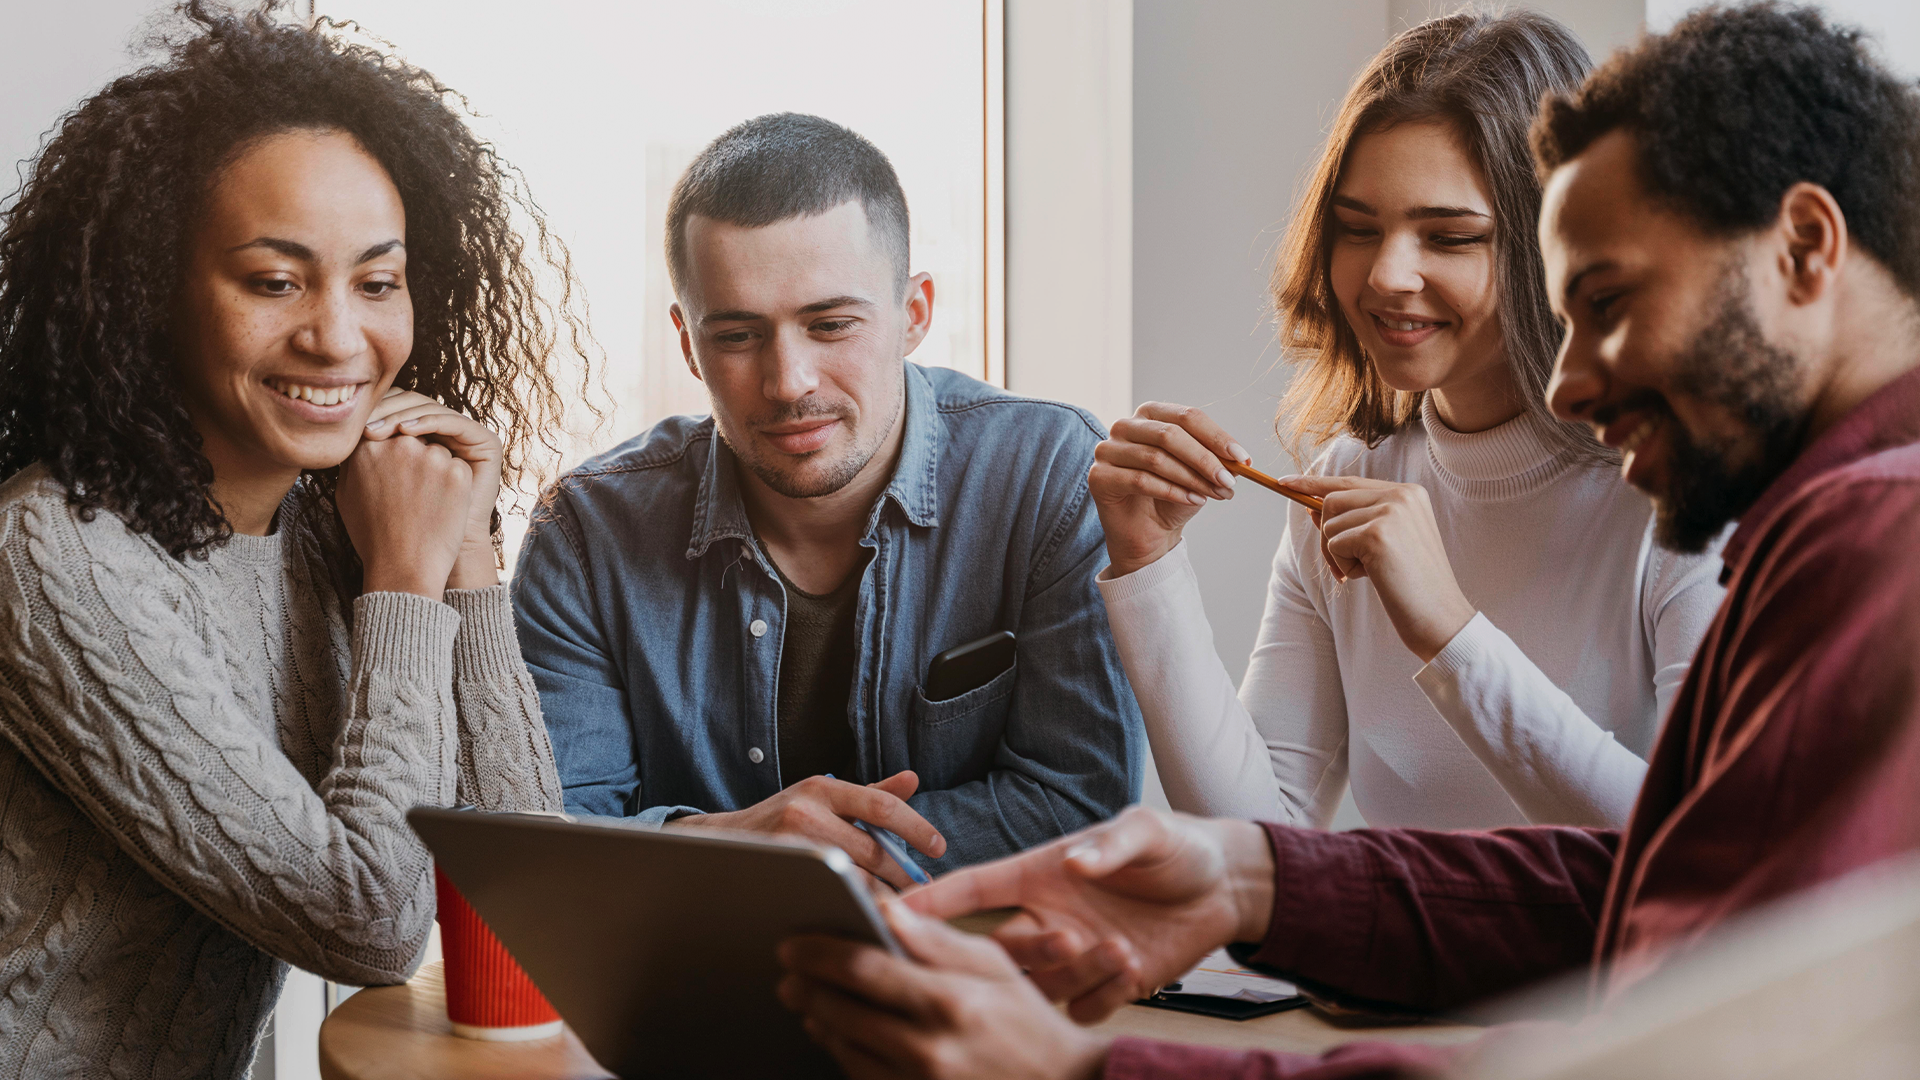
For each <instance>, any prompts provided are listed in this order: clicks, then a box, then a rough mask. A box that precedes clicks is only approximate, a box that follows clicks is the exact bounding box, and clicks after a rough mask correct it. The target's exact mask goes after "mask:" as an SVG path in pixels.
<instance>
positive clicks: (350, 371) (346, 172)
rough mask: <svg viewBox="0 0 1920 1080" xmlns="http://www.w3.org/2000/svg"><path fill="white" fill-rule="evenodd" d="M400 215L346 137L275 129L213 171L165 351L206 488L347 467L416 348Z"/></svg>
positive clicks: (381, 173) (385, 181) (382, 175)
mask: <svg viewBox="0 0 1920 1080" xmlns="http://www.w3.org/2000/svg"><path fill="white" fill-rule="evenodd" d="M405 240H406V213H405V210H404V208H403V206H402V204H401V201H400V193H399V191H397V190H396V189H395V188H394V186H393V181H392V180H391V179H389V178H388V176H387V173H386V170H385V169H383V168H382V167H381V166H380V163H379V162H377V161H375V160H374V159H373V158H372V157H371V156H369V155H368V154H367V152H366V151H365V150H364V149H362V148H361V147H360V144H359V143H358V142H356V141H355V140H354V139H353V138H352V137H351V136H349V135H346V134H343V133H341V132H337V131H286V132H280V133H277V134H274V135H270V136H267V137H265V138H262V139H259V140H257V141H256V142H254V143H252V144H251V145H249V146H248V147H247V148H246V149H245V150H243V151H242V152H241V153H240V154H239V156H238V157H236V158H235V159H234V160H233V162H232V163H231V164H229V165H228V166H227V167H226V168H224V169H223V170H222V171H221V172H220V174H219V176H218V177H217V178H216V180H215V182H214V185H213V187H212V189H211V190H210V191H209V193H208V196H207V202H206V212H205V214H204V216H203V217H202V219H201V221H200V222H199V225H198V228H197V229H196V231H195V234H194V236H193V238H192V240H191V247H190V251H189V254H188V260H187V269H186V276H185V280H184V282H183V287H182V290H181V296H180V304H179V308H178V311H177V317H176V320H175V334H174V341H175V345H176V349H177V356H178V360H179V364H180V372H181V375H182V378H183V389H184V391H185V395H184V396H185V398H186V402H187V411H188V413H189V414H190V415H191V416H192V417H193V422H194V426H195V427H196V428H197V429H198V430H199V431H200V434H201V438H202V439H203V440H204V448H205V452H206V454H207V458H208V460H209V461H210V462H212V464H213V467H214V473H215V476H216V477H219V476H221V475H223V474H231V473H253V474H258V473H263V472H278V473H288V472H291V473H298V472H299V471H300V470H303V469H325V468H331V467H332V466H335V465H338V464H340V463H341V462H342V461H345V460H346V459H347V456H348V455H349V454H351V453H352V452H353V450H354V447H355V446H357V445H358V444H359V441H360V434H361V430H362V429H363V428H364V427H365V425H366V422H367V414H368V413H369V412H370V411H371V410H372V408H373V406H374V403H375V402H377V401H378V400H379V399H380V395H381V393H382V392H384V391H385V390H386V389H387V387H388V386H390V385H391V384H392V383H393V379H394V376H395V375H396V374H397V373H398V372H399V370H400V367H401V365H403V364H405V363H406V360H407V356H408V354H409V353H410V352H411V351H412V349H413V301H412V299H411V297H410V295H409V293H408V291H407V249H406V244H405Z"/></svg>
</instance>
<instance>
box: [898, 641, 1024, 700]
mask: <svg viewBox="0 0 1920 1080" xmlns="http://www.w3.org/2000/svg"><path fill="white" fill-rule="evenodd" d="M1013 658H1014V637H1013V634H1012V632H1010V631H1007V630H1001V631H999V632H998V633H994V634H988V635H987V636H986V637H983V638H980V639H979V640H977V641H969V642H967V643H966V644H964V645H955V646H954V647H953V648H951V649H948V650H947V651H946V652H943V653H941V654H940V655H939V656H936V657H934V658H933V663H931V664H928V665H927V678H926V681H925V682H924V683H922V684H921V687H920V692H921V693H923V694H925V695H926V697H927V700H928V701H947V700H949V699H951V698H957V697H959V696H960V695H961V694H964V693H966V692H967V691H969V690H978V689H980V688H981V687H983V686H985V685H987V684H988V683H990V682H992V681H993V680H994V679H995V678H997V677H998V676H999V675H1000V673H1001V672H1003V671H1006V670H1007V669H1008V668H1010V667H1012V666H1013Z"/></svg>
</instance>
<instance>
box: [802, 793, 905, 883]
mask: <svg viewBox="0 0 1920 1080" xmlns="http://www.w3.org/2000/svg"><path fill="white" fill-rule="evenodd" d="M773 831H775V832H784V833H789V834H793V835H798V836H804V837H806V838H807V839H809V840H811V841H813V842H814V843H817V844H830V845H832V846H834V847H837V848H839V849H840V850H841V851H844V852H846V853H847V858H849V859H852V860H853V864H854V865H855V866H858V867H859V868H860V869H862V870H865V871H866V872H867V873H869V874H872V875H873V876H874V877H877V878H879V879H880V880H882V881H884V882H886V883H887V884H889V885H891V886H893V887H894V888H895V889H904V888H907V887H908V886H910V885H912V884H913V878H911V877H909V876H908V875H907V872H906V870H905V869H903V868H902V867H901V865H900V864H899V863H897V862H895V861H894V860H893V856H891V855H889V854H887V850H886V849H885V848H883V847H881V846H880V841H878V840H875V839H874V838H873V837H872V835H870V834H869V833H867V832H866V830H864V829H861V828H860V827H858V826H856V825H854V824H853V823H852V822H850V821H848V820H847V819H846V818H845V817H843V816H841V815H840V814H838V813H835V812H834V811H833V810H832V809H830V808H828V807H825V806H822V805H821V804H819V803H806V802H796V803H795V804H792V805H790V806H788V807H787V810H786V813H785V814H784V815H783V816H782V820H781V823H780V825H779V826H778V827H776V828H775V829H774V830H773Z"/></svg>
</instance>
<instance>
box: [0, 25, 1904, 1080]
mask: <svg viewBox="0 0 1920 1080" xmlns="http://www.w3.org/2000/svg"><path fill="white" fill-rule="evenodd" d="M305 2H306V0H296V3H297V4H299V5H300V7H299V8H297V9H295V10H294V11H293V12H292V13H293V14H295V15H298V14H300V13H301V12H303V11H304V10H305V7H304V5H305ZM314 3H315V4H316V5H317V8H318V11H317V14H319V15H322V16H327V17H332V18H338V19H353V20H357V21H359V22H362V23H364V24H365V26H366V28H367V30H368V31H369V32H371V33H373V34H376V35H378V36H379V37H381V38H383V39H385V40H387V41H390V42H392V43H393V45H394V47H395V48H396V49H398V50H399V51H400V52H401V53H403V54H404V55H406V56H407V57H408V58H409V59H410V60H412V61H413V62H414V63H416V64H419V65H421V66H423V67H425V68H427V69H428V70H430V71H432V72H434V73H435V74H436V75H438V76H439V77H440V78H441V79H442V80H443V81H444V82H446V83H447V84H448V85H450V86H453V87H455V88H456V89H458V90H459V91H461V92H462V93H463V94H465V95H466V97H467V99H468V100H469V101H470V102H471V105H472V108H473V111H474V112H475V113H476V114H478V118H477V119H476V120H475V121H474V123H475V126H476V128H477V130H478V131H479V132H480V133H481V134H482V135H483V136H484V137H486V138H488V139H490V140H492V141H493V142H494V143H495V144H496V145H497V146H498V148H499V150H500V152H501V154H502V155H503V156H504V157H505V158H507V159H508V160H509V161H511V162H513V163H514V164H516V165H517V166H519V168H520V169H521V170H522V171H523V172H524V174H525V176H526V179H527V183H528V185H529V187H530V189H531V191H532V192H533V194H534V196H535V197H536V198H537V199H538V200H539V202H540V204H541V205H542V206H543V207H544V209H545V211H546V213H547V215H548V218H549V220H550V222H551V224H552V226H553V227H554V229H555V231H556V232H557V234H558V235H559V236H560V237H561V238H562V239H564V240H565V241H566V243H567V244H568V246H569V247H570V248H571V250H572V252H573V257H574V263H575V269H576V272H577V274H578V276H579V279H580V280H581V282H582V283H583V284H584V286H585V288H586V292H587V297H588V299H589V301H590V303H591V313H592V322H593V327H594V331H595V333H596V335H597V338H598V340H599V343H600V344H601V346H602V347H603V348H604V351H605V358H606V365H605V369H604V370H605V388H606V397H607V401H608V402H609V403H610V404H611V406H612V412H611V414H610V416H609V418H608V420H607V422H606V423H605V424H604V425H603V426H602V427H601V428H600V429H599V430H598V431H597V432H595V433H593V435H592V436H591V438H589V439H586V440H584V441H572V442H568V443H567V453H566V455H565V456H566V460H565V461H564V462H553V463H550V464H552V465H554V466H558V465H560V464H571V463H572V462H574V461H577V460H579V459H580V458H581V457H584V456H585V455H586V454H587V453H589V452H592V451H594V450H597V449H603V448H605V447H607V446H611V445H613V444H614V443H617V442H619V441H622V440H624V439H626V438H629V437H631V436H632V435H634V434H636V433H638V432H639V431H641V430H643V429H644V428H645V427H646V426H647V425H648V424H650V423H652V422H653V421H655V420H657V419H659V418H660V417H662V416H666V415H669V414H671V413H676V412H705V411H706V401H705V396H704V394H703V393H702V392H701V389H700V387H699V384H698V383H697V382H696V381H695V380H694V379H693V378H692V377H691V376H690V375H689V374H688V373H687V371H686V368H685V366H684V364H683V362H682V360H681V358H680V355H679V349H678V346H677V344H676V342H675V341H674V339H673V336H672V334H671V332H670V325H671V324H670V323H669V321H668V319H667V314H666V310H667V305H668V303H669V301H670V299H671V297H670V296H669V290H668V285H667V278H666V274H665V266H664V261H663V256H662V250H661V249H662V235H661V222H662V218H663V217H664V209H665V202H666V195H667V192H668V190H669V189H670V187H671V185H672V184H673V182H674V180H675V179H677V177H678V174H679V171H680V169H681V168H682V167H683V166H684V164H685V163H686V162H687V161H688V160H689V159H690V158H691V156H692V155H693V154H694V153H696V152H697V151H698V149H699V148H700V147H701V146H702V145H704V144H705V143H706V142H707V141H709V140H711V139H712V138H713V137H714V136H716V135H718V134H720V133H721V132H722V131H724V130H725V129H726V128H727V127H729V126H731V125H732V124H735V123H737V122H739V121H741V120H744V119H747V118H749V117H752V116H755V115H759V114H761V113H766V112H771V111H782V110H794V111H802V112H813V113H818V114H821V115H824V116H826V117H829V118H831V119H833V120H836V121H838V122H840V123H843V124H846V125H848V126H849V127H852V128H853V129H854V130H856V131H859V132H861V133H862V134H864V135H866V136H867V137H868V138H870V139H872V140H873V141H874V142H875V143H876V144H877V145H878V146H879V147H880V148H881V149H882V150H883V151H885V152H886V153H887V154H888V155H889V157H891V158H892V160H893V162H894V165H895V167H896V168H897V169H898V171H899V173H900V178H901V181H902V183H903V185H904V187H905V189H906V193H907V198H908V201H909V203H910V206H911V209H912V215H913V233H912V246H913V262H914V268H915V269H916V270H925V271H928V272H930V273H931V274H932V275H933V278H934V282H935V289H936V294H937V299H936V308H935V328H934V333H933V335H932V336H931V337H930V338H929V339H928V340H927V342H926V343H925V344H923V345H922V346H921V347H920V349H919V351H918V352H917V353H916V354H915V356H914V359H915V360H918V361H920V362H923V363H932V364H943V365H948V366H952V367H955V368H959V369H961V370H963V371H967V372H970V373H972V374H976V375H981V376H984V377H987V378H989V379H990V380H991V381H994V382H998V383H1002V384H1004V385H1007V386H1008V387H1010V388H1011V389H1013V390H1014V391H1016V392H1019V393H1027V394H1033V395H1037V396H1042V397H1051V398H1058V399H1062V400H1067V401H1071V402H1073V403H1075V404H1078V405H1081V406H1083V407H1085V408H1087V409H1089V410H1090V411H1092V412H1093V413H1094V415H1096V416H1097V417H1099V418H1100V419H1101V420H1103V421H1106V422H1111V421H1112V420H1114V419H1116V418H1117V417H1119V416H1121V415H1124V414H1126V413H1127V412H1130V411H1131V410H1132V409H1133V407H1134V405H1135V404H1136V403H1138V402H1139V401H1141V400H1146V399H1159V400H1170V401H1181V402H1186V403H1190V404H1196V405H1201V406H1204V407H1205V408H1207V409H1208V410H1209V412H1211V413H1212V414H1213V415H1214V416H1215V417H1216V418H1217V419H1219V420H1220V421H1221V422H1222V423H1223V424H1225V425H1226V426H1227V427H1228V429H1229V430H1231V431H1233V432H1235V433H1236V435H1237V437H1238V438H1239V439H1240V441H1241V442H1243V443H1244V444H1246V445H1247V446H1249V447H1253V448H1255V449H1254V454H1255V457H1256V460H1257V461H1259V463H1261V464H1262V465H1264V466H1266V467H1269V468H1271V469H1273V470H1274V471H1285V470H1287V469H1290V468H1292V464H1293V463H1292V462H1290V461H1289V460H1288V459H1287V458H1286V456H1285V455H1284V453H1282V451H1281V450H1280V448H1279V447H1278V445H1277V443H1276V442H1275V441H1274V439H1273V438H1272V417H1273V411H1274V407H1275V404H1276V402H1277V400H1278V398H1279V395H1280V394H1281V392H1282V391H1283V390H1284V389H1285V385H1286V379H1287V376H1288V369H1287V368H1286V366H1285V365H1284V363H1283V362H1282V361H1283V358H1282V357H1280V356H1279V355H1278V354H1277V352H1276V350H1275V349H1274V347H1273V335H1272V328H1271V324H1270V322H1269V319H1268V302H1267V293H1266V280H1267V270H1268V268H1269V265H1270V259H1271V248H1272V246H1273V244H1274V243H1275V241H1276V240H1277V239H1278V237H1279V235H1280V233H1281V231H1282V230H1283V229H1284V228H1285V226H1286V222H1287V217H1288V214H1289V212H1290V209H1291V200H1292V195H1293V192H1294V187H1295V183H1296V181H1297V179H1298V178H1299V176H1300V174H1301V172H1302V170H1303V169H1304V168H1306V167H1307V166H1308V165H1309V164H1310V163H1311V162H1312V161H1313V159H1314V157H1315V155H1316V152H1317V150H1318V145H1319V142H1320V140H1321V138H1322V136H1323V135H1324V131H1325V126H1326V124H1327V122H1328V121H1329V120H1330V119H1331V118H1332V116H1333V113H1334V110H1335V108H1336V106H1337V104H1338V102H1339V99H1340V96H1341V94H1342V93H1343V92H1344V90H1345V89H1346V86H1347V84H1348V82H1349V81H1350V80H1351V79H1352V77H1353V75H1354V74H1355V72H1356V71H1357V70H1358V69H1359V67H1360V66H1361V65H1362V64H1363V63H1364V62H1365V61H1366V59H1367V58H1368V57H1369V56H1371V55H1372V54H1373V52H1374V51H1375V50H1377V49H1378V48H1379V47H1380V46H1381V45H1382V44H1384V43H1385V41H1386V40H1387V38H1388V37H1389V36H1390V35H1391V34H1393V33H1395V32H1397V31H1398V30H1400V29H1401V28H1403V27H1405V26H1406V25H1407V24H1408V23H1410V22H1415V21H1419V20H1420V19H1423V18H1425V17H1427V16H1428V15H1429V14H1438V13H1441V12H1444V11H1447V10H1451V9H1453V8H1454V7H1457V6H1459V5H1458V4H1456V3H1452V2H1443V0H913V2H902V0H699V2H696V3H687V2H684V0H683V2H676V3H667V2H663V0H623V2H618V3H615V2H608V0H543V2H541V3H534V4H530V3H525V2H513V0H314ZM169 6H170V5H168V4H165V3H156V2H155V0H62V2H60V3H41V4H14V5H10V6H9V9H8V12H7V19H6V22H5V31H4V32H0V159H4V160H5V161H6V162H9V163H19V162H24V161H25V160H27V159H29V158H31V157H32V156H33V154H34V153H35V151H36V148H37V147H38V146H39V145H40V142H41V140H42V138H43V137H44V135H45V134H46V133H47V132H48V131H49V130H50V129H51V128H52V127H53V125H54V124H55V123H56V122H57V120H58V118H59V117H60V116H61V115H63V114H64V113H65V112H66V111H67V110H69V109H71V108H72V107H73V106H74V105H75V104H77V103H78V102H79V101H80V100H82V99H83V98H84V97H85V96H86V95H88V94H89V93H91V92H92V91H94V90H95V89H97V88H98V87H100V86H101V85H103V84H104V83H105V82H106V81H107V80H108V79H110V78H111V77H112V76H114V75H115V74H117V73H121V72H124V71H127V70H130V69H131V68H132V67H133V66H134V64H135V63H136V58H135V53H134V52H133V51H131V50H130V46H131V45H134V44H137V41H138V40H139V38H140V36H141V33H142V28H143V26H145V25H146V24H147V23H149V21H150V20H151V19H152V18H153V17H154V16H155V15H156V13H158V12H163V11H165V10H166V9H167V7H169ZM1508 6H1528V7H1535V8H1538V9H1540V10H1543V11H1546V12H1547V13H1549V14H1551V15H1554V16H1556V17H1558V18H1560V19H1562V20H1564V21H1565V22H1567V23H1568V24H1569V25H1570V26H1571V27H1572V28H1573V29H1574V30H1575V31H1576V32H1577V33H1578V34H1580V35H1581V37H1582V38H1583V39H1584V40H1585V41H1586V43H1587V45H1588V47H1589V48H1590V49H1591V50H1592V51H1593V52H1594V53H1595V55H1596V56H1603V55H1605V54H1606V53H1607V52H1609V51H1611V50H1612V49H1614V48H1616V47H1618V46H1620V45H1623V44H1626V43H1628V42H1630V41H1631V40H1632V39H1633V37H1634V35H1636V34H1637V33H1638V32H1639V31H1640V30H1641V28H1642V27H1643V26H1644V27H1651V28H1653V29H1656V30H1658V29H1663V28H1665V27H1666V26H1669V25H1671V23H1672V22H1673V21H1674V19H1676V18H1677V17H1678V16H1679V14H1680V13H1682V12H1683V11H1685V10H1686V9H1687V8H1689V7H1691V6H1692V5H1691V4H1690V3H1687V2H1686V0H1532V2H1525V3H1520V4H1510V5H1508ZM1824 6H1826V7H1827V8H1829V9H1830V10H1831V11H1832V12H1833V13H1834V14H1836V15H1837V16H1839V17H1840V18H1842V19H1846V20H1849V21H1853V22H1856V23H1859V24H1861V25H1863V26H1865V27H1866V28H1868V29H1869V30H1871V31H1873V32H1874V33H1876V34H1877V35H1879V36H1880V37H1881V39H1882V42H1883V45H1884V51H1885V54H1886V56H1887V58H1888V59H1889V60H1890V61H1891V62H1892V63H1893V64H1894V65H1895V66H1896V67H1898V68H1900V69H1902V70H1904V71H1905V72H1907V73H1908V74H1909V75H1920V2H1916V0H1829V2H1828V3H1826V4H1825V5H1824ZM12 187H13V184H12V183H11V182H0V200H10V198H11V194H10V192H11V189H12ZM1283 505H1284V504H1282V502H1281V501H1280V500H1278V499H1260V498H1241V499H1235V500H1234V501H1233V502H1231V503H1229V504H1226V505H1223V506H1219V507H1215V508H1212V509H1209V510H1208V511H1207V512H1206V513H1205V514H1202V515H1201V516H1200V517H1199V518H1198V519H1196V520H1195V521H1194V523H1193V524H1192V525H1190V526H1189V527H1188V529H1187V531H1186V538H1187V542H1188V543H1189V544H1190V545H1191V546H1192V548H1193V563H1194V566H1195V571H1196V574H1197V575H1198V577H1199V579H1200V584H1201V591H1202V594H1203V597H1204V599H1205V603H1206V608H1207V612H1208V615H1209V618H1210V620H1211V622H1212V626H1213V631H1214V635H1215V641H1216V645H1217V647H1218V648H1219V651H1220V655H1221V658H1222V660H1223V661H1224V662H1225V664H1226V666H1227V670H1228V672H1229V674H1231V675H1232V676H1233V677H1234V678H1235V679H1236V680H1237V679H1238V678H1239V676H1240V674H1241V673H1242V671H1243V670H1244V667H1245V663H1246V659H1245V658H1246V656H1247V653H1248V651H1249V649H1250V648H1251V645H1252V641H1253V636H1254V633H1255V629H1256V627H1257V624H1258V621H1259V616H1260V608H1261V602H1262V598H1263V596H1264V593H1265V588H1264V585H1265V581H1266V574H1267V566H1268V563H1269V561H1270V560H1271V558H1272V556H1273V551H1274V547H1275V544H1276V542H1277V540H1278V538H1279V534H1280V529H1281V527H1282V523H1283V521H1284V510H1283ZM521 527H522V526H521V524H520V522H519V521H516V522H515V523H514V525H513V529H512V531H513V532H514V534H515V537H516V538H517V532H518V529H519V528H521ZM1148 778H1149V780H1148V790H1147V792H1146V795H1145V798H1146V800H1147V801H1150V802H1151V801H1156V800H1158V799H1159V798H1160V797H1159V794H1158V791H1157V783H1156V782H1155V779H1154V776H1153V772H1152V769H1151V768H1149V769H1148ZM1357 823H1359V819H1358V817H1357V815H1355V814H1353V813H1352V811H1351V807H1350V805H1349V807H1348V808H1347V809H1345V810H1343V812H1342V815H1341V816H1340V818H1338V819H1337V820H1336V824H1337V825H1353V824H1357ZM341 992H344V991H342V990H339V989H331V988H328V987H324V986H322V985H321V984H320V983H319V981H318V980H317V979H313V978H312V977H311V976H303V975H302V974H301V973H298V972H296V973H295V978H294V979H292V980H291V981H290V982H289V985H288V991H287V993H286V995H285V996H284V997H283V999H282V1004H281V1007H280V1010H279V1012H278V1013H277V1014H276V1020H275V1024H276V1032H275V1036H274V1039H273V1042H272V1043H271V1044H270V1045H269V1046H268V1047H267V1048H265V1049H264V1050H263V1054H262V1060H261V1063H260V1065H259V1066H258V1068H257V1069H256V1073H255V1075H256V1076H258V1077H262V1078H266V1080H310V1078H314V1077H316V1076H317V1075H318V1074H317V1064H316V1059H315V1052H314V1041H313V1040H314V1035H315V1032H316V1031H317V1028H318V1024H319V1020H320V1018H321V1017H322V1016H323V1015H324V1011H325V1009H326V1008H327V1007H328V1005H329V1004H330V1003H331V1001H332V1000H333V999H334V996H336V995H337V994H338V993H341Z"/></svg>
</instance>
